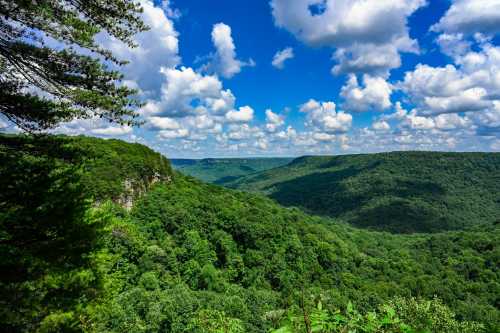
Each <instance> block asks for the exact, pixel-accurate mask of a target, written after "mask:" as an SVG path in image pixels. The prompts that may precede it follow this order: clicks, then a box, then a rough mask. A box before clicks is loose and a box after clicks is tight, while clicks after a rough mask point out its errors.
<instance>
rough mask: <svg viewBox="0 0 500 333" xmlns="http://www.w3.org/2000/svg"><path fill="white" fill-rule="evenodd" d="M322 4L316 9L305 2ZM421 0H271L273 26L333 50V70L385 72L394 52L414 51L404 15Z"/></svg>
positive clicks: (395, 57) (394, 57)
mask: <svg viewBox="0 0 500 333" xmlns="http://www.w3.org/2000/svg"><path fill="white" fill-rule="evenodd" d="M318 3H324V6H323V7H324V8H323V10H322V11H321V12H320V13H313V12H311V8H310V6H311V5H316V4H318ZM425 3H426V2H425V0H376V1H375V0H372V1H366V0H325V1H323V2H321V1H319V0H318V1H312V0H296V1H288V0H272V1H271V7H272V13H273V16H274V20H275V24H276V25H277V26H278V27H282V28H284V29H286V30H288V31H290V32H291V33H292V34H293V35H294V36H295V37H297V38H298V39H299V40H301V41H302V42H304V43H306V44H308V45H312V46H329V47H333V48H336V49H337V51H336V52H335V54H334V58H335V60H337V61H338V62H339V63H340V64H339V65H338V66H337V67H335V69H334V72H335V73H343V72H377V73H386V72H387V71H388V70H389V69H391V68H395V67H398V66H399V64H400V56H399V52H416V51H417V50H418V47H417V44H416V42H415V41H413V40H411V39H410V37H409V33H408V27H407V19H408V17H409V16H410V15H411V14H412V13H413V12H415V11H416V10H417V9H418V8H420V7H422V6H423V5H425Z"/></svg>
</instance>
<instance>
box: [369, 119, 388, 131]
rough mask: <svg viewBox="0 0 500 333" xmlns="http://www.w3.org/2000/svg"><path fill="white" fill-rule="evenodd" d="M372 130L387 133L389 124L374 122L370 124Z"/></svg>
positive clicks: (382, 121)
mask: <svg viewBox="0 0 500 333" xmlns="http://www.w3.org/2000/svg"><path fill="white" fill-rule="evenodd" d="M372 128H373V129H374V130H375V131H382V132H383V131H388V130H390V129H391V126H390V125H389V123H388V122H387V121H385V120H379V121H376V122H374V123H373V124H372Z"/></svg>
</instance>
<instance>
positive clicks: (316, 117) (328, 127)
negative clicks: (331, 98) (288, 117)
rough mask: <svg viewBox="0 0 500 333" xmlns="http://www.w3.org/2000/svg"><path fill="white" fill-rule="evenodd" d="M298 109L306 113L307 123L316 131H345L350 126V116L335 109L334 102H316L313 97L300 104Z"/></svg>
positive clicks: (332, 132) (330, 132)
mask: <svg viewBox="0 0 500 333" xmlns="http://www.w3.org/2000/svg"><path fill="white" fill-rule="evenodd" d="M300 111H301V112H304V113H306V114H307V116H306V118H307V125H308V126H309V127H311V128H313V129H314V130H315V131H317V132H324V133H329V134H334V133H345V132H347V131H348V130H349V129H350V128H351V126H352V116H351V115H350V114H348V113H345V112H343V111H338V112H337V111H336V105H335V103H334V102H318V101H316V100H314V99H311V100H309V101H308V102H306V103H304V104H302V106H301V107H300Z"/></svg>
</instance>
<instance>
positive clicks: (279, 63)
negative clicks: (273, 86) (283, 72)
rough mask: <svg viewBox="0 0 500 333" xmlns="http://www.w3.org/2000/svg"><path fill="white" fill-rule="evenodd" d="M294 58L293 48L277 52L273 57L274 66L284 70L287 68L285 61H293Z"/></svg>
mask: <svg viewBox="0 0 500 333" xmlns="http://www.w3.org/2000/svg"><path fill="white" fill-rule="evenodd" d="M294 56H295V55H294V53H293V49H292V48H291V47H287V48H285V49H283V50H281V51H278V52H276V54H275V55H274V57H273V61H272V65H273V66H274V67H276V68H278V69H283V68H284V67H285V61H287V60H288V59H293V57H294Z"/></svg>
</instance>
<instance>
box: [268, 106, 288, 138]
mask: <svg viewBox="0 0 500 333" xmlns="http://www.w3.org/2000/svg"><path fill="white" fill-rule="evenodd" d="M284 124H285V119H284V117H283V116H281V115H279V114H277V113H274V112H273V111H272V110H271V109H267V110H266V131H268V132H269V133H274V132H276V131H277V130H278V129H279V128H280V127H281V126H283V125H284Z"/></svg>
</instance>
